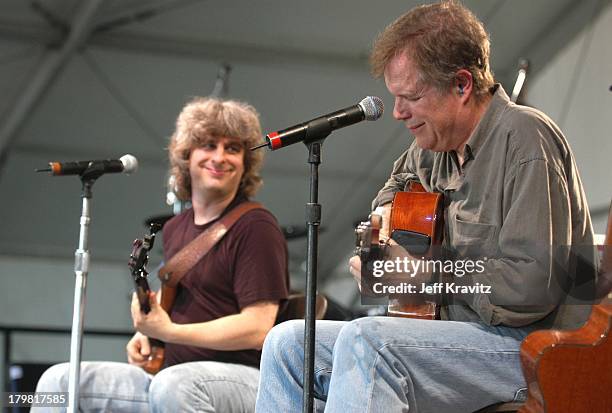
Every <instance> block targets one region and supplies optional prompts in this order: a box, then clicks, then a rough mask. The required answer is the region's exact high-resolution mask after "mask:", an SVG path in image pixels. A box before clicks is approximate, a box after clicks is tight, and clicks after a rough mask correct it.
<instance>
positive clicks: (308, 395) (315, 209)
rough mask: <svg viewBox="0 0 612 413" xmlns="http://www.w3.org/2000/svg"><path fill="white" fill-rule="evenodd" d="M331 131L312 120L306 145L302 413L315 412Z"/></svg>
mask: <svg viewBox="0 0 612 413" xmlns="http://www.w3.org/2000/svg"><path fill="white" fill-rule="evenodd" d="M331 132H332V128H331V125H330V123H329V122H327V121H326V120H325V119H319V120H313V121H311V122H309V124H308V135H307V136H306V138H305V139H304V144H305V145H306V147H307V148H308V163H309V164H310V200H309V202H308V203H307V204H306V224H307V225H308V234H307V240H308V249H307V254H308V255H307V259H306V318H305V320H304V321H305V326H304V387H303V396H302V397H303V400H302V412H303V413H312V411H313V407H314V360H315V354H314V345H315V318H316V316H315V311H316V299H317V257H318V248H319V226H320V224H321V205H320V204H319V203H318V202H319V164H320V163H321V147H322V146H323V140H324V139H325V138H327V136H329V134H330V133H331Z"/></svg>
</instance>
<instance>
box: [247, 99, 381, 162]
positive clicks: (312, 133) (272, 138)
mask: <svg viewBox="0 0 612 413" xmlns="http://www.w3.org/2000/svg"><path fill="white" fill-rule="evenodd" d="M383 110H384V104H383V101H382V99H380V98H379V97H376V96H367V97H365V98H364V99H362V100H361V102H359V103H358V104H356V105H353V106H349V107H348V108H344V109H341V110H338V111H336V112H332V113H328V114H327V115H323V116H320V117H318V118H315V119H312V120H309V121H307V122H303V123H300V124H299V125H295V126H292V127H290V128H287V129H283V130H280V131H278V132H272V133H269V134H268V135H266V138H265V139H266V142H265V143H263V144H262V145H259V146H256V147H255V148H252V149H253V150H254V149H258V148H261V147H263V146H267V147H268V148H269V149H270V150H272V151H274V150H277V149H280V148H283V147H285V146H289V145H292V144H294V143H297V142H304V143H309V142H313V141H316V140H319V139H323V138H326V137H327V136H328V135H329V134H330V133H331V132H332V131H334V130H336V129H340V128H343V127H345V126H349V125H352V124H354V123H358V122H361V121H363V120H377V119H378V118H380V117H381V116H382V114H383Z"/></svg>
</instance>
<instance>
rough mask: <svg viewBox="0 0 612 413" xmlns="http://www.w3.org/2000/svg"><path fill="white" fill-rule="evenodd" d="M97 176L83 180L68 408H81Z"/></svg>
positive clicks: (76, 260)
mask: <svg viewBox="0 0 612 413" xmlns="http://www.w3.org/2000/svg"><path fill="white" fill-rule="evenodd" d="M92 185H93V180H84V181H83V195H82V198H83V207H82V212H81V220H80V230H79V247H78V248H77V250H76V251H75V253H74V273H75V276H76V278H75V284H74V306H73V310H72V333H71V336H70V371H69V376H68V412H69V413H74V412H77V411H78V410H79V381H80V380H79V379H80V373H81V344H82V342H83V318H84V317H83V315H84V313H85V289H86V287H87V274H88V273H89V250H88V238H89V222H90V218H89V203H90V200H91V196H92V194H91V187H92Z"/></svg>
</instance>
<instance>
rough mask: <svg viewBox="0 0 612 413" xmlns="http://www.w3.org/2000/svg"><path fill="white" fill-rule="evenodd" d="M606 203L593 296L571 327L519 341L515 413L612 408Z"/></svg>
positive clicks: (610, 238) (611, 262)
mask: <svg viewBox="0 0 612 413" xmlns="http://www.w3.org/2000/svg"><path fill="white" fill-rule="evenodd" d="M611 244H612V205H611V208H610V212H609V214H608V228H607V231H606V238H605V241H604V248H603V256H602V260H601V265H600V272H599V278H598V286H597V290H598V296H600V297H603V298H602V301H601V302H600V303H599V304H595V305H593V309H592V310H591V315H590V316H589V319H588V320H587V322H586V323H585V324H584V325H583V326H582V327H580V328H578V329H576V330H567V331H563V330H542V331H535V332H533V333H531V334H529V335H528V336H527V337H526V338H525V339H524V340H523V343H522V344H521V364H522V367H523V374H524V375H525V379H526V380H527V388H528V395H527V401H526V402H525V405H524V406H523V407H522V408H521V409H520V410H519V412H521V413H543V412H554V413H569V412H571V413H590V412H609V411H612V392H611V391H610V390H611V389H612V337H611V335H612V292H611V290H610V280H611V279H612V247H611Z"/></svg>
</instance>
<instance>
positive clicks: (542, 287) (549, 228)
mask: <svg viewBox="0 0 612 413" xmlns="http://www.w3.org/2000/svg"><path fill="white" fill-rule="evenodd" d="M492 92H493V93H494V94H493V97H492V99H491V102H490V104H489V107H488V109H487V110H486V112H485V114H484V116H483V117H482V119H481V120H480V122H479V124H478V125H477V127H476V129H475V130H474V131H473V133H472V135H471V136H470V138H469V139H468V141H467V145H466V147H465V152H464V161H463V164H462V165H459V164H458V157H457V154H456V153H455V152H454V151H451V152H432V151H429V150H424V149H421V148H419V147H418V146H416V143H414V142H413V144H412V145H411V146H410V147H409V148H408V150H406V152H404V153H403V154H402V155H401V156H400V158H399V159H398V160H397V161H396V162H395V164H394V166H393V171H392V173H391V177H390V178H389V180H388V181H387V182H386V184H385V186H384V187H383V188H382V189H381V190H380V192H379V193H378V196H377V197H376V199H375V200H374V202H373V207H376V206H379V205H384V204H386V203H388V202H391V201H392V199H393V196H394V193H395V192H398V191H404V190H405V187H406V185H407V182H408V181H410V180H415V179H416V180H418V181H420V182H421V184H422V185H423V186H424V187H425V189H427V191H434V192H440V193H443V194H444V198H445V217H444V218H445V241H444V242H445V245H446V246H447V247H450V248H454V247H457V246H466V245H467V246H477V247H478V251H479V252H480V254H481V255H483V256H487V257H489V258H488V259H487V261H486V264H485V266H486V272H485V274H483V275H482V276H481V278H478V277H474V278H473V279H472V282H474V281H478V282H481V283H483V284H488V285H492V288H491V293H490V294H476V295H474V296H473V297H472V298H471V299H469V300H466V301H463V302H462V301H461V300H459V301H458V300H456V299H455V300H453V299H452V298H451V299H450V301H448V302H447V305H446V306H444V307H443V308H442V318H444V319H451V320H458V321H481V322H484V323H486V324H493V325H497V324H504V325H509V326H526V325H530V324H533V323H536V325H537V326H542V327H546V326H549V325H552V324H553V322H554V324H556V325H558V326H561V327H568V326H575V325H577V324H580V323H581V322H583V321H584V320H585V319H586V316H587V315H588V312H589V310H590V308H589V307H588V306H576V305H567V306H565V305H564V306H560V305H559V304H560V303H561V302H563V301H567V297H562V296H560V295H558V294H557V295H555V299H556V300H557V302H556V303H554V304H551V302H550V301H548V302H546V303H544V301H538V300H540V299H541V298H540V296H542V294H543V295H549V294H550V288H551V285H552V284H556V283H558V281H559V280H558V279H556V277H557V276H556V275H555V274H554V272H555V268H562V269H564V270H566V271H567V270H568V269H569V268H570V267H571V266H572V265H573V264H572V262H571V261H572V258H571V255H570V254H569V253H567V254H563V253H561V254H559V253H555V254H553V253H552V248H553V247H552V246H575V245H586V246H592V245H593V230H592V227H591V220H590V216H589V212H588V208H587V203H586V197H585V195H584V190H583V188H582V183H581V181H580V177H579V174H578V170H577V168H576V164H575V162H574V157H573V155H572V152H571V149H570V147H569V145H568V143H567V141H566V139H565V137H564V136H563V134H562V133H561V131H560V130H559V128H558V127H557V125H555V123H554V122H553V121H552V120H551V119H550V118H548V117H547V116H546V115H545V114H543V113H542V112H540V111H538V110H536V109H533V108H529V107H524V106H519V105H515V104H514V103H512V102H510V100H509V99H508V96H507V95H506V93H505V91H504V90H503V88H502V87H501V86H499V85H496V87H495V88H494V91H492ZM562 250H563V251H565V250H564V249H562ZM553 255H554V257H553ZM590 258H592V257H590ZM593 276H594V275H591V277H593ZM570 277H571V276H570ZM548 300H550V297H548ZM539 302H540V303H542V305H539V306H538V305H534V304H538V303H539ZM522 304H524V305H522Z"/></svg>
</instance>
